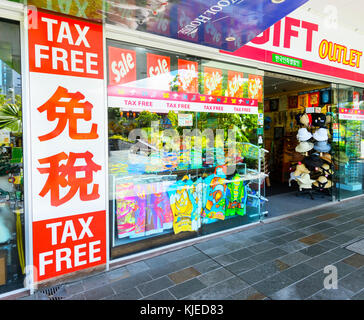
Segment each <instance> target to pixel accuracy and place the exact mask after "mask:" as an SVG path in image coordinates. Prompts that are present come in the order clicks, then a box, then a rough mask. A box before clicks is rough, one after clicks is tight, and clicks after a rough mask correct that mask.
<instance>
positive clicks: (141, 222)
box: [130, 183, 148, 238]
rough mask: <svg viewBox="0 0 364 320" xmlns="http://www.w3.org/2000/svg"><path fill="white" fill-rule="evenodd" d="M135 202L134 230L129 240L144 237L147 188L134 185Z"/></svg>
mask: <svg viewBox="0 0 364 320" xmlns="http://www.w3.org/2000/svg"><path fill="white" fill-rule="evenodd" d="M134 194H135V201H136V204H137V210H136V211H135V229H134V233H133V234H131V235H130V237H131V238H135V237H142V236H144V235H145V226H146V221H145V219H146V213H147V201H148V194H147V187H146V185H145V184H141V183H138V184H135V185H134Z"/></svg>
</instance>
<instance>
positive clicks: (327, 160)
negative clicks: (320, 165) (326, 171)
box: [320, 153, 332, 164]
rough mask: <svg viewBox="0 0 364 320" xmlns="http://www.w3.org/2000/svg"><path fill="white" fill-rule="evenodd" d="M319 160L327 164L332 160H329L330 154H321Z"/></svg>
mask: <svg viewBox="0 0 364 320" xmlns="http://www.w3.org/2000/svg"><path fill="white" fill-rule="evenodd" d="M320 158H321V159H322V160H324V161H326V162H327V163H329V164H331V163H332V158H331V154H330V153H323V154H321V155H320Z"/></svg>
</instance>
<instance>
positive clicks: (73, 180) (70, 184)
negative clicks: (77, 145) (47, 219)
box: [38, 151, 101, 207]
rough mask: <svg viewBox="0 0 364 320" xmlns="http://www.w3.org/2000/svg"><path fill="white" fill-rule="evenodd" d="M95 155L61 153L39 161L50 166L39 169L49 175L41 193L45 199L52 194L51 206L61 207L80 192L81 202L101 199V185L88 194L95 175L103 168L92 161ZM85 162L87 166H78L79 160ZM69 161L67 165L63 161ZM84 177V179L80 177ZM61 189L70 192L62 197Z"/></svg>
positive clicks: (96, 185) (89, 153)
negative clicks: (99, 191) (48, 194)
mask: <svg viewBox="0 0 364 320" xmlns="http://www.w3.org/2000/svg"><path fill="white" fill-rule="evenodd" d="M92 158H93V154H92V153H91V152H88V151H86V152H84V153H74V152H70V154H69V155H67V154H66V153H64V152H60V153H58V154H56V155H54V156H51V157H48V158H43V159H39V160H38V161H39V163H40V164H48V165H49V166H48V167H46V168H38V171H39V172H40V173H41V174H48V179H47V181H46V183H45V185H44V187H43V189H42V191H41V192H40V193H39V195H40V196H41V197H44V196H45V195H46V194H47V193H48V192H50V197H51V205H52V206H56V207H58V206H60V205H61V204H63V203H65V202H67V201H69V200H70V199H72V198H73V196H74V195H75V194H76V193H77V191H79V192H80V193H79V195H80V200H82V201H89V200H95V199H98V198H99V197H100V195H99V193H98V190H99V185H98V184H94V185H93V186H92V191H91V193H88V191H87V189H88V185H89V184H91V183H92V182H93V173H94V172H97V171H99V170H101V166H99V165H98V164H96V163H95V162H93V161H92ZM82 159H83V160H84V161H85V163H86V165H79V166H76V165H75V163H76V161H77V160H82ZM64 160H67V163H66V164H61V161H64ZM80 175H82V177H79V176H80ZM60 188H68V189H69V190H68V192H67V194H66V195H65V196H64V197H61V196H60Z"/></svg>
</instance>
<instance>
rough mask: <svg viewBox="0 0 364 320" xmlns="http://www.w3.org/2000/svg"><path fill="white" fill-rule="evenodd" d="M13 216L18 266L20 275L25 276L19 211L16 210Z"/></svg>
mask: <svg viewBox="0 0 364 320" xmlns="http://www.w3.org/2000/svg"><path fill="white" fill-rule="evenodd" d="M15 214H16V242H17V247H18V257H19V264H20V268H21V271H22V274H25V257H24V248H23V231H22V223H21V217H20V214H21V211H20V209H16V210H15Z"/></svg>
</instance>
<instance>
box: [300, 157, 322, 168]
mask: <svg viewBox="0 0 364 320" xmlns="http://www.w3.org/2000/svg"><path fill="white" fill-rule="evenodd" d="M302 162H303V163H304V165H305V166H306V167H307V169H308V170H310V171H315V170H316V168H320V167H321V166H322V165H323V163H324V162H323V160H322V159H321V158H320V155H319V154H317V153H313V154H311V155H309V156H308V157H305V158H304V159H303V160H302Z"/></svg>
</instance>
